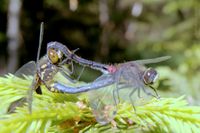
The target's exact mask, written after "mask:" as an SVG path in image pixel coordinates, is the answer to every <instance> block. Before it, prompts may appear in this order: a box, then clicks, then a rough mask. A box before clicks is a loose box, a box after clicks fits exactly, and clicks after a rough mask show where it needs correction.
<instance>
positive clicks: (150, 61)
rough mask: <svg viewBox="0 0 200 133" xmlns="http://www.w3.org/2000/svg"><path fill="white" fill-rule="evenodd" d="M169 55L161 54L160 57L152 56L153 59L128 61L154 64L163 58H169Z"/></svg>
mask: <svg viewBox="0 0 200 133" xmlns="http://www.w3.org/2000/svg"><path fill="white" fill-rule="evenodd" d="M170 58H171V56H162V57H157V58H153V59H144V60H135V61H130V62H128V63H131V62H132V63H138V64H154V63H158V62H162V61H165V60H168V59H170Z"/></svg>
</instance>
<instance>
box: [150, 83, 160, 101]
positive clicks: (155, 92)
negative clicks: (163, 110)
mask: <svg viewBox="0 0 200 133" xmlns="http://www.w3.org/2000/svg"><path fill="white" fill-rule="evenodd" d="M149 87H150V88H151V89H152V90H153V91H154V92H155V94H156V96H157V98H158V99H160V96H159V95H158V93H157V91H156V89H155V88H154V87H153V86H149Z"/></svg>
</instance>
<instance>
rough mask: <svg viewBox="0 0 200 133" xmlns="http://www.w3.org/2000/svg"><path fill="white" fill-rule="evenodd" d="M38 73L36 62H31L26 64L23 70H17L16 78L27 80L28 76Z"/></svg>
mask: <svg viewBox="0 0 200 133" xmlns="http://www.w3.org/2000/svg"><path fill="white" fill-rule="evenodd" d="M35 73H36V64H35V62H34V61H30V62H28V63H26V64H24V65H23V66H22V67H21V68H19V69H18V70H17V72H16V73H15V76H17V77H19V78H25V77H28V76H33V75H34V74H35Z"/></svg>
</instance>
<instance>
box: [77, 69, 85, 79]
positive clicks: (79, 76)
mask: <svg viewBox="0 0 200 133" xmlns="http://www.w3.org/2000/svg"><path fill="white" fill-rule="evenodd" d="M84 70H85V66H83V68H82V70H81V72H80V74H79V75H78V77H77V78H76V81H79V79H80V78H81V75H82V74H83V71H84Z"/></svg>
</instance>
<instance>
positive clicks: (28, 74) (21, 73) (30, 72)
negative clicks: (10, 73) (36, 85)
mask: <svg viewBox="0 0 200 133" xmlns="http://www.w3.org/2000/svg"><path fill="white" fill-rule="evenodd" d="M35 73H36V64H35V62H34V61H30V62H28V63H26V64H25V65H23V66H22V67H21V68H19V69H18V70H17V72H16V73H15V76H14V77H13V82H17V84H18V87H20V88H19V89H18V92H20V91H21V92H22V91H24V89H22V88H29V90H28V99H32V93H31V92H32V85H31V84H32V82H33V78H34V77H35V76H34V75H35ZM33 76H34V77H33ZM27 79H30V80H27ZM30 81H31V82H30ZM25 86H26V87H25ZM24 92H27V90H25V91H24ZM24 92H22V93H21V94H23V93H24ZM24 96H25V97H24ZM24 96H22V97H21V98H20V99H19V97H18V99H13V102H12V103H11V104H10V106H9V107H8V113H12V112H14V111H15V110H16V107H20V106H23V105H24V103H25V102H27V101H28V104H29V106H31V103H30V100H28V99H27V97H26V96H27V93H24ZM31 102H32V101H31Z"/></svg>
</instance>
